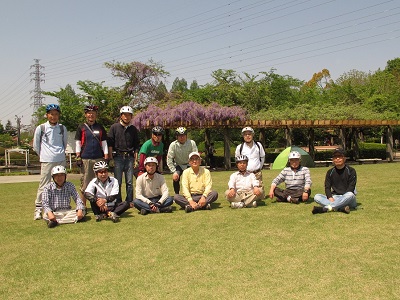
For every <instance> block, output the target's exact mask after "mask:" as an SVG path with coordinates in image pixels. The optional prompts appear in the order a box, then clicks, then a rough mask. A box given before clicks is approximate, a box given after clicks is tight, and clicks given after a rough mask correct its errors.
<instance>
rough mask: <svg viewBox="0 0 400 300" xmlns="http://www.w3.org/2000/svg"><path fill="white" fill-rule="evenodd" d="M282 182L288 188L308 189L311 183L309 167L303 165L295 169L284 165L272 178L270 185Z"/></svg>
mask: <svg viewBox="0 0 400 300" xmlns="http://www.w3.org/2000/svg"><path fill="white" fill-rule="evenodd" d="M282 182H285V185H286V188H287V189H289V190H299V189H309V188H310V187H311V184H312V181H311V175H310V169H309V168H307V167H303V166H300V168H299V169H297V170H293V169H292V168H290V167H286V168H284V169H283V170H282V171H281V172H280V173H279V174H278V176H276V177H275V179H274V180H272V185H275V186H278V185H279V184H281V183H282Z"/></svg>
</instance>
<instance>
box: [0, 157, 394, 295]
mask: <svg viewBox="0 0 400 300" xmlns="http://www.w3.org/2000/svg"><path fill="white" fill-rule="evenodd" d="M399 166H400V165H398V164H386V163H382V164H376V165H357V166H355V168H356V169H357V172H358V185H357V189H358V192H359V194H358V202H359V203H360V204H361V205H360V207H359V210H357V211H352V212H351V213H350V214H349V215H346V214H343V213H327V214H321V215H312V214H311V209H312V206H313V205H314V204H313V203H308V204H299V205H292V204H286V203H276V202H275V200H270V199H268V200H265V205H260V206H259V207H257V208H255V209H253V208H250V209H241V210H233V209H230V208H229V205H228V202H227V201H226V200H225V199H224V198H223V193H224V191H225V189H226V187H227V181H228V178H229V175H230V174H231V172H213V173H212V177H213V182H214V189H216V190H217V191H218V192H219V194H220V198H219V199H218V200H217V202H216V203H215V204H214V206H213V210H211V211H198V212H194V213H190V214H185V212H184V211H182V210H180V209H178V207H176V210H175V211H174V212H173V213H171V214H157V215H147V216H142V215H138V214H137V211H136V210H135V209H131V210H129V211H128V212H127V213H126V215H125V216H124V217H122V218H121V221H120V222H119V223H116V224H114V223H112V222H111V221H108V220H104V221H102V222H100V223H96V222H95V221H94V219H93V214H92V213H91V212H90V213H89V218H91V219H90V220H89V221H88V222H86V223H78V224H71V225H62V226H58V227H56V228H54V229H48V228H47V227H46V225H45V223H44V221H33V208H34V207H33V205H34V198H35V195H36V189H37V185H38V184H37V183H23V184H21V183H20V184H1V185H0V189H1V191H2V193H1V194H2V198H1V200H0V205H1V209H0V219H1V226H2V229H1V234H0V238H1V242H0V243H1V244H0V245H1V246H0V247H1V248H0V249H1V251H0V261H1V267H0V298H1V299H400V276H399V274H400V243H399V241H400V221H399V220H400V217H399V216H400V214H399V202H398V201H399V199H398V191H399V188H398V185H399V179H400V178H399V177H400V176H399ZM327 169H328V168H314V169H311V175H312V179H313V187H312V195H314V194H316V193H323V180H324V177H325V173H326V171H327ZM278 172H279V171H276V170H266V171H264V172H263V174H264V175H263V176H264V183H266V184H267V186H269V183H270V182H271V180H272V178H273V177H275V176H276V175H277V174H278ZM166 176H167V182H168V184H169V185H170V191H172V187H171V184H170V183H171V176H170V175H166ZM74 183H75V184H76V185H78V181H74ZM267 191H268V188H267Z"/></svg>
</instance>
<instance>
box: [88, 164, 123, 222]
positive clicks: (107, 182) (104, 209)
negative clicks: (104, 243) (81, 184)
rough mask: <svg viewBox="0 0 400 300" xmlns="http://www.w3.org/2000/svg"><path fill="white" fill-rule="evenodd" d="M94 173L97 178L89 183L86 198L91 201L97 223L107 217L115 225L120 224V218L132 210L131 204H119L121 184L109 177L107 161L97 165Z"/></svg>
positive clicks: (94, 167)
mask: <svg viewBox="0 0 400 300" xmlns="http://www.w3.org/2000/svg"><path fill="white" fill-rule="evenodd" d="M93 171H94V173H95V174H96V178H93V179H92V180H91V181H90V182H89V184H88V186H87V188H86V190H85V198H86V199H87V200H89V201H90V206H91V208H92V211H93V214H94V215H95V218H96V222H99V221H101V220H102V219H105V218H107V217H109V218H110V219H111V220H112V221H113V222H114V223H115V222H118V218H119V217H120V216H121V215H122V214H123V213H124V212H125V211H127V210H128V209H129V208H130V205H129V202H127V201H124V202H121V203H118V204H117V197H118V191H119V183H118V180H117V179H115V178H114V177H111V176H108V165H107V163H106V162H105V161H99V162H97V163H95V164H94V166H93Z"/></svg>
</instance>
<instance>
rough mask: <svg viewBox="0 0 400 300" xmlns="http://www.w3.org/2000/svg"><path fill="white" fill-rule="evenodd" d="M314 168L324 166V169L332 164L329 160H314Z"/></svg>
mask: <svg viewBox="0 0 400 300" xmlns="http://www.w3.org/2000/svg"><path fill="white" fill-rule="evenodd" d="M314 162H315V166H321V165H325V166H326V167H329V166H330V165H331V164H332V161H331V160H315V161H314Z"/></svg>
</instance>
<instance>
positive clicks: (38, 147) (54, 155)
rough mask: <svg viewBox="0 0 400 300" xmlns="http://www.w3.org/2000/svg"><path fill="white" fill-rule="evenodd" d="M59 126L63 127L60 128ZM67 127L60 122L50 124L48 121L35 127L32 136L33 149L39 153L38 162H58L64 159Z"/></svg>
mask: <svg viewBox="0 0 400 300" xmlns="http://www.w3.org/2000/svg"><path fill="white" fill-rule="evenodd" d="M61 126H63V127H64V129H63V130H62V129H61ZM63 132H64V133H63ZM67 139H68V133H67V128H66V127H65V126H64V125H62V124H56V125H54V126H52V125H50V123H49V121H47V122H46V123H44V132H42V126H41V125H39V126H37V127H36V130H35V134H34V136H33V150H35V152H36V153H37V154H38V155H39V159H40V162H60V161H64V160H65V146H66V145H67Z"/></svg>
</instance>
